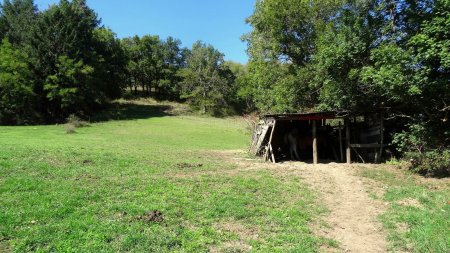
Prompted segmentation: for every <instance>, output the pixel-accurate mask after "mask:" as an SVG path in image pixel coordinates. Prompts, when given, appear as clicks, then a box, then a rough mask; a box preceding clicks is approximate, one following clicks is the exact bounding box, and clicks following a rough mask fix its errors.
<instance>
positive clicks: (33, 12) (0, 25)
mask: <svg viewBox="0 0 450 253" xmlns="http://www.w3.org/2000/svg"><path fill="white" fill-rule="evenodd" d="M37 17H38V9H37V7H36V5H35V4H34V1H33V0H12V1H10V0H5V1H3V4H0V39H3V38H7V39H8V40H9V42H10V43H12V44H13V45H16V46H18V45H20V46H24V45H27V44H29V43H30V40H31V37H32V30H33V29H34V25H35V24H36V20H37Z"/></svg>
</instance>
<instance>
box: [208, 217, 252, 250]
mask: <svg viewBox="0 0 450 253" xmlns="http://www.w3.org/2000/svg"><path fill="white" fill-rule="evenodd" d="M214 228H215V229H216V230H217V231H218V232H219V233H232V234H234V235H236V236H237V239H236V240H233V241H229V242H226V243H224V244H221V245H218V246H214V247H212V248H211V249H210V252H249V251H251V249H252V247H251V246H250V245H249V244H248V241H249V240H258V238H259V232H258V231H257V230H255V229H254V228H248V227H246V226H245V225H244V224H242V223H240V222H238V221H235V220H227V221H222V222H220V223H216V224H214Z"/></svg>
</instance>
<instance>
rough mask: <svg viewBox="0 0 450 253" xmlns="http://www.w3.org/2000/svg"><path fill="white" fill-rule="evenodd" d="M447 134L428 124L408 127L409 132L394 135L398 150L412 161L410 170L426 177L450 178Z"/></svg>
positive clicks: (449, 154)
mask: <svg viewBox="0 0 450 253" xmlns="http://www.w3.org/2000/svg"><path fill="white" fill-rule="evenodd" d="M442 134H443V135H442ZM445 134H447V133H446V132H444V131H440V130H439V129H438V128H437V127H433V126H432V125H427V124H426V123H416V124H410V125H408V130H407V131H403V132H401V133H397V134H395V135H394V139H393V143H394V144H395V145H396V146H397V150H398V151H400V152H402V153H403V154H404V158H405V159H406V160H409V161H410V164H411V166H410V169H411V170H412V171H415V172H417V173H420V174H422V175H425V176H433V177H446V176H450V149H448V144H446V141H445V140H446V137H445Z"/></svg>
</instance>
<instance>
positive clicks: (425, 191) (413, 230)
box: [361, 166, 450, 253]
mask: <svg viewBox="0 0 450 253" xmlns="http://www.w3.org/2000/svg"><path fill="white" fill-rule="evenodd" d="M361 175H362V176H364V177H367V178H371V179H374V180H375V181H376V182H377V183H378V184H379V185H378V187H381V188H382V189H383V190H382V191H381V192H380V191H379V190H378V192H377V191H374V192H372V197H374V198H380V199H382V200H384V201H386V202H387V203H389V208H388V210H387V211H386V212H385V213H384V214H383V215H382V216H381V217H380V219H381V221H382V222H383V225H384V227H385V228H386V230H387V231H388V241H389V243H390V250H392V251H394V252H399V251H400V252H418V253H419V252H434V253H441V252H442V253H444V252H450V181H449V180H448V179H434V178H423V177H421V176H418V175H416V174H412V172H409V171H405V170H393V169H392V168H383V167H381V166H380V167H379V168H378V169H373V170H367V169H363V170H361ZM378 187H376V188H378Z"/></svg>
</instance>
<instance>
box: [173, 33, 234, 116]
mask: <svg viewBox="0 0 450 253" xmlns="http://www.w3.org/2000/svg"><path fill="white" fill-rule="evenodd" d="M223 57H224V55H223V54H222V53H220V52H219V51H218V50H216V49H215V48H214V47H213V46H211V45H206V44H204V43H202V42H200V41H198V42H196V43H194V45H193V46H192V50H191V52H190V54H189V55H188V57H187V60H186V63H187V67H186V68H184V69H182V70H181V71H180V76H181V77H183V81H182V82H181V85H182V87H181V88H182V98H185V99H187V100H188V102H189V103H191V105H193V106H195V107H197V108H200V109H201V111H202V112H203V113H207V112H208V113H213V114H221V113H224V109H226V108H227V106H228V102H229V100H228V98H229V95H230V89H231V84H232V82H233V79H234V76H233V75H232V73H231V71H230V70H229V69H228V68H227V67H226V66H225V65H224V59H223Z"/></svg>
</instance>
